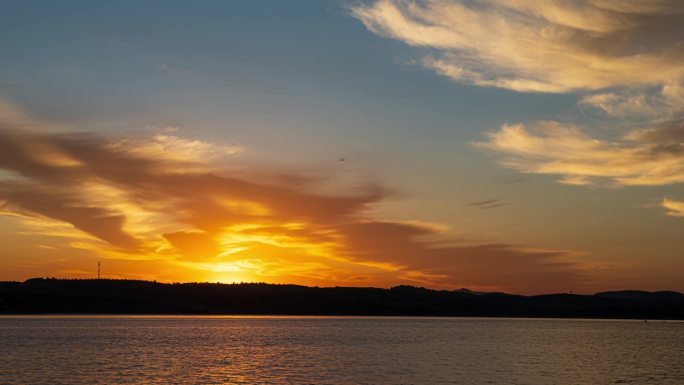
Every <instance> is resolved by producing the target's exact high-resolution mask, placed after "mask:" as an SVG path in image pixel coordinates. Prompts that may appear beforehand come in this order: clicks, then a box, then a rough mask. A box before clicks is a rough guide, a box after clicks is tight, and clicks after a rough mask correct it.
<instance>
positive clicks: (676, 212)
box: [661, 198, 684, 217]
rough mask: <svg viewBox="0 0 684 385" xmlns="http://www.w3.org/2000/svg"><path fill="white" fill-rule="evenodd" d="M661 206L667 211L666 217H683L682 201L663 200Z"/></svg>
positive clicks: (683, 206)
mask: <svg viewBox="0 0 684 385" xmlns="http://www.w3.org/2000/svg"><path fill="white" fill-rule="evenodd" d="M661 206H662V207H663V208H665V209H667V215H670V216H673V217H684V201H679V200H676V199H669V198H664V199H663V201H662V202H661Z"/></svg>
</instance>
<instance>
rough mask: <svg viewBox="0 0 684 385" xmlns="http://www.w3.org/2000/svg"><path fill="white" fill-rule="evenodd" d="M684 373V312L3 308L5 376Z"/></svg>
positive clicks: (572, 379) (276, 378) (678, 379)
mask: <svg viewBox="0 0 684 385" xmlns="http://www.w3.org/2000/svg"><path fill="white" fill-rule="evenodd" d="M193 383H195V384H223V383H245V384H255V383H268V384H278V383H316V384H364V383H365V384H430V383H436V384H440V383H444V384H447V383H454V384H616V383H632V384H684V323H683V322H655V321H651V322H648V323H644V322H643V321H641V322H637V321H608V320H532V319H483V318H376V317H368V318H363V317H361V318H358V317H357V318H343V317H340V318H334V317H332V318H320V317H318V318H317V317H251V318H250V317H0V384H193Z"/></svg>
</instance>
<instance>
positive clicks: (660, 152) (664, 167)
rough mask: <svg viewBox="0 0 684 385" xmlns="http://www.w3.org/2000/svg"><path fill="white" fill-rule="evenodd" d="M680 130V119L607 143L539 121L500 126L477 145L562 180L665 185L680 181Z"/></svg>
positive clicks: (511, 163) (518, 166)
mask: <svg viewBox="0 0 684 385" xmlns="http://www.w3.org/2000/svg"><path fill="white" fill-rule="evenodd" d="M683 134H684V125H682V123H681V122H670V123H668V124H662V125H659V126H655V127H651V128H648V129H642V130H634V131H630V132H629V133H627V134H626V135H624V136H623V137H621V138H619V139H618V140H614V141H609V140H602V139H596V138H594V137H591V136H589V135H587V134H586V133H585V132H584V131H582V130H581V129H579V128H577V127H575V126H572V125H566V124H562V123H558V122H541V123H537V124H535V125H532V126H527V125H524V124H515V125H504V126H502V127H501V129H499V130H498V131H495V132H491V133H489V134H488V140H487V141H486V142H478V143H475V146H476V147H479V148H482V149H488V150H493V151H495V152H497V153H499V154H502V155H503V156H504V158H503V160H502V161H501V164H502V165H503V166H505V167H508V168H511V169H515V170H518V171H521V172H524V173H532V174H549V175H559V176H561V179H560V182H561V183H565V184H570V185H589V184H592V183H593V182H594V181H596V180H604V181H605V180H606V179H607V180H608V181H609V182H610V183H612V184H616V185H622V186H649V185H667V184H675V183H682V182H684V147H683V146H684V145H683V144H682V143H684V141H683V138H684V136H683Z"/></svg>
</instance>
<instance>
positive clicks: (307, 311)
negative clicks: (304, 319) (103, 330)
mask: <svg viewBox="0 0 684 385" xmlns="http://www.w3.org/2000/svg"><path fill="white" fill-rule="evenodd" d="M0 313H2V314H49V313H61V314H245V315H247V314H263V315H269V314H270V315H387V316H483V317H560V318H566V317H573V318H634V319H684V294H682V293H678V292H674V291H657V292H647V291H638V290H624V291H606V292H600V293H596V294H594V295H578V294H565V293H563V294H545V295H533V296H523V295H513V294H506V293H490V292H474V291H471V290H468V289H465V288H464V289H458V290H452V291H448V290H432V289H426V288H421V287H414V286H407V285H402V286H396V287H393V288H391V289H379V288H367V287H307V286H299V285H280V284H266V283H242V284H220V283H157V282H150V281H137V280H110V279H101V280H96V279H89V280H87V279H86V280H77V279H54V278H32V279H29V280H26V281H25V282H0Z"/></svg>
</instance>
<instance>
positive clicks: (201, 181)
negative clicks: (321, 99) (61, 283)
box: [0, 106, 585, 292]
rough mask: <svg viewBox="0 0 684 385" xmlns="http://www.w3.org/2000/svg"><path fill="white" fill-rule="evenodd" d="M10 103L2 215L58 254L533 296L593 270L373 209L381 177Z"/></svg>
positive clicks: (568, 257) (4, 128)
mask: <svg viewBox="0 0 684 385" xmlns="http://www.w3.org/2000/svg"><path fill="white" fill-rule="evenodd" d="M0 111H3V108H2V107H1V106H0ZM4 111H10V113H7V114H5V115H2V114H1V113H0V170H2V171H4V173H3V174H0V215H3V216H4V217H5V218H7V217H8V216H9V218H10V219H11V220H14V221H16V222H15V223H16V224H17V225H18V226H21V228H22V229H23V232H24V234H26V235H32V236H35V237H39V238H40V237H43V238H44V237H53V235H54V237H53V238H51V239H53V241H51V242H49V244H50V245H51V246H52V247H56V248H57V249H59V250H62V249H67V248H70V249H72V250H78V251H80V252H91V253H95V254H97V255H98V256H99V257H103V256H104V257H106V258H108V259H109V260H111V261H129V262H130V261H147V263H148V264H151V265H146V266H147V267H145V268H143V270H146V271H150V270H154V271H169V270H170V269H171V268H170V267H169V266H171V267H173V266H175V268H176V270H182V271H189V272H190V271H191V272H195V273H192V274H195V275H190V276H189V277H194V278H186V280H187V279H216V277H222V276H225V275H226V274H227V275H228V276H230V277H234V278H239V279H240V280H269V281H271V282H298V283H303V284H316V285H330V284H358V283H359V282H363V283H364V284H365V285H383V286H389V285H393V284H398V283H409V284H422V285H426V286H432V287H455V286H465V285H468V286H472V287H487V288H494V287H496V288H498V289H502V290H503V289H505V290H516V291H526V292H530V291H544V290H552V289H556V288H559V287H567V286H569V285H572V284H573V283H575V282H579V281H580V280H581V277H582V276H583V274H584V271H585V268H584V265H583V264H581V263H578V262H576V260H575V259H576V255H575V254H574V253H572V252H568V251H558V250H550V251H549V250H536V249H534V248H529V247H527V246H524V245H507V244H496V243H495V244H478V245H473V244H472V243H459V242H456V241H454V240H453V239H451V238H452V237H450V236H449V234H448V230H447V229H445V228H444V227H442V226H437V225H433V224H426V223H422V222H419V221H383V220H380V219H378V218H374V216H373V215H372V210H371V209H372V208H373V206H374V205H375V204H377V203H379V202H381V201H383V200H385V199H388V198H389V197H390V196H391V192H390V190H389V189H387V188H385V187H383V186H380V185H375V184H369V185H365V186H362V187H359V188H356V189H354V190H352V191H349V190H346V191H344V190H339V189H338V190H336V191H330V189H327V190H328V191H329V192H327V193H321V192H316V191H320V188H319V187H320V186H319V184H320V183H319V182H321V181H320V180H317V179H312V178H307V177H305V176H302V175H301V173H296V172H288V173H281V172H278V171H272V172H263V169H261V170H259V172H250V169H249V167H243V168H242V169H239V170H238V169H237V168H234V167H230V164H229V162H228V163H226V159H224V158H222V157H221V156H219V157H218V158H216V157H212V156H211V154H219V155H225V154H229V155H230V154H233V153H234V151H233V148H232V147H228V148H226V147H225V146H222V145H216V144H210V143H206V142H202V141H198V140H191V139H183V138H181V137H180V136H173V137H171V136H167V135H165V136H162V137H159V136H157V137H152V138H141V137H134V138H122V137H106V136H102V135H96V134H93V133H83V132H80V133H79V132H76V133H74V132H54V131H51V130H50V129H49V127H47V126H46V125H45V124H43V123H41V122H39V121H36V120H33V119H31V118H30V117H28V116H26V114H22V113H19V112H17V111H19V110H17V109H12V108H9V107H6V108H5V109H4ZM227 159H228V160H230V159H232V158H230V157H229V158H227ZM323 182H325V181H323ZM324 184H325V183H324ZM491 203H496V202H491ZM41 239H42V238H41ZM43 241H44V239H43ZM43 241H41V242H40V243H38V244H45V243H46V242H43ZM36 250H42V251H41V252H42V253H46V252H48V251H45V250H44V249H36ZM160 264H161V265H160ZM110 265H111V263H110ZM152 266H154V267H152ZM501 266H506V269H501ZM61 268H65V267H63V266H62V267H60V269H61ZM121 269H127V270H122V271H127V273H125V274H128V272H135V270H134V269H133V268H131V267H130V266H129V265H126V267H124V266H123V265H122V267H121ZM111 274H117V273H116V272H115V271H111ZM122 274H123V273H122ZM135 274H137V275H136V278H140V274H142V272H141V271H137V272H135ZM159 274H161V273H159ZM164 274H166V273H164ZM188 274H191V273H188ZM148 275H149V276H150V277H155V278H156V277H157V276H158V273H152V272H149V273H148ZM175 276H176V277H177V276H178V275H175ZM186 277H188V276H186ZM532 277H535V279H536V281H534V283H532V282H531V281H532V280H531V279H532ZM553 285H556V286H553Z"/></svg>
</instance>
